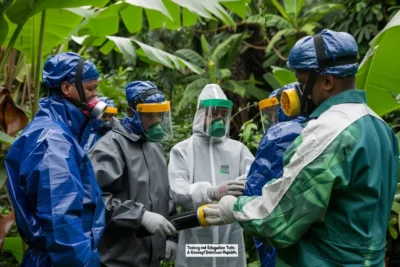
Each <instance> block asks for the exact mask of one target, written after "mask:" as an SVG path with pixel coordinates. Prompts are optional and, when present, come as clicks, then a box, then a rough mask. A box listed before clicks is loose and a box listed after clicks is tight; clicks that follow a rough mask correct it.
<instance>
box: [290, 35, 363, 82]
mask: <svg viewBox="0 0 400 267" xmlns="http://www.w3.org/2000/svg"><path fill="white" fill-rule="evenodd" d="M321 35H322V39H323V42H324V48H325V56H326V57H327V58H335V57H339V56H340V57H344V56H356V55H357V50H358V46H357V43H356V42H355V40H354V38H353V36H351V35H350V34H348V33H346V32H333V31H331V30H326V29H325V30H322V31H321ZM337 44H340V45H337ZM287 66H288V67H289V68H290V69H294V70H295V69H298V70H307V69H318V60H317V56H316V53H315V45H314V41H313V37H312V36H306V37H303V38H302V39H300V40H299V41H297V42H296V44H295V45H294V47H293V48H292V50H290V54H289V60H288V62H287ZM357 70H358V64H347V65H342V66H335V67H330V68H326V69H325V70H323V71H321V72H320V73H319V74H320V75H323V74H330V75H333V76H336V77H342V78H344V77H350V76H355V75H356V73H357Z"/></svg>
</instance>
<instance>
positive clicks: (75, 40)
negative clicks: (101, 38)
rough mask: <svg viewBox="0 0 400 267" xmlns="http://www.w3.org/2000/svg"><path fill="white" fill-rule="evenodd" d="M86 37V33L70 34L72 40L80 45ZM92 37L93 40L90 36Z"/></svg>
mask: <svg viewBox="0 0 400 267" xmlns="http://www.w3.org/2000/svg"><path fill="white" fill-rule="evenodd" d="M87 38H88V35H84V36H75V35H72V36H71V39H72V41H74V42H75V43H77V44H80V45H82V44H83V42H84V41H85V40H86V39H87ZM92 39H93V40H94V39H95V38H92Z"/></svg>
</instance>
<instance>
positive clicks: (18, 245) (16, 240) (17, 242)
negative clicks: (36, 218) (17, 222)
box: [3, 236, 24, 263]
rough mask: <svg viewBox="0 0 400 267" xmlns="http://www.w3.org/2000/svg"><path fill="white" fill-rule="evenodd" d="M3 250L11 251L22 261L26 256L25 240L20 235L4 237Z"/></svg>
mask: <svg viewBox="0 0 400 267" xmlns="http://www.w3.org/2000/svg"><path fill="white" fill-rule="evenodd" d="M3 251H7V252H9V253H11V254H12V255H13V256H14V257H15V259H16V260H17V261H18V262H19V263H21V262H22V257H23V256H24V242H23V241H22V238H21V237H19V236H16V237H6V238H4V244H3Z"/></svg>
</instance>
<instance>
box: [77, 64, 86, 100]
mask: <svg viewBox="0 0 400 267" xmlns="http://www.w3.org/2000/svg"><path fill="white" fill-rule="evenodd" d="M85 61H86V59H84V58H83V57H81V58H79V63H78V66H77V67H76V76H75V87H76V89H77V90H78V93H79V98H80V100H81V102H86V97H85V92H84V90H83V85H82V75H83V65H84V64H85Z"/></svg>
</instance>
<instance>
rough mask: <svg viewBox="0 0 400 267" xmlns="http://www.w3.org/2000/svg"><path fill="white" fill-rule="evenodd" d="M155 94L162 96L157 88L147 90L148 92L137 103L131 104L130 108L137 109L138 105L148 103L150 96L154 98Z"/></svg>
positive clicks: (141, 95)
mask: <svg viewBox="0 0 400 267" xmlns="http://www.w3.org/2000/svg"><path fill="white" fill-rule="evenodd" d="M155 94H162V93H161V91H159V90H158V89H157V88H151V89H149V90H147V91H146V92H144V93H142V94H140V95H139V97H138V98H137V99H136V100H135V101H132V102H131V104H130V106H131V107H133V108H136V105H137V104H140V103H144V101H146V99H147V98H148V97H149V96H152V95H155Z"/></svg>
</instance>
